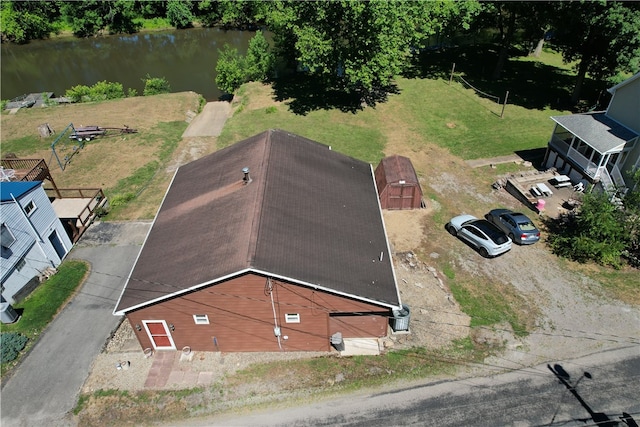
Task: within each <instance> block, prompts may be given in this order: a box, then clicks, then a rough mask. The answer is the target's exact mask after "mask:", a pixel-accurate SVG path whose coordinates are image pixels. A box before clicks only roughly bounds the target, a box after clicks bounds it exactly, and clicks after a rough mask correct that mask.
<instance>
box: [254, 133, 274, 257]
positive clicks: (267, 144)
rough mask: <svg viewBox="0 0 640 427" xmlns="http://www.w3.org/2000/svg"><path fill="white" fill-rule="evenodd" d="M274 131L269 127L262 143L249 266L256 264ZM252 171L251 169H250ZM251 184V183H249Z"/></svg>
mask: <svg viewBox="0 0 640 427" xmlns="http://www.w3.org/2000/svg"><path fill="white" fill-rule="evenodd" d="M273 132H274V129H269V130H267V131H265V132H264V133H265V134H266V135H265V139H264V144H263V145H262V148H263V150H264V151H263V153H264V155H263V156H262V163H261V165H260V170H261V171H262V173H263V176H262V177H260V179H259V180H257V181H258V182H259V184H256V185H259V186H260V189H259V190H258V192H257V194H256V197H255V199H254V200H253V202H254V206H253V218H252V219H251V232H250V233H249V244H248V245H247V267H248V268H251V267H253V266H254V264H255V258H256V252H257V246H258V241H259V235H260V225H261V224H262V213H263V206H264V203H265V198H264V194H265V187H266V186H267V181H268V179H267V174H268V172H269V157H270V156H271V144H272V142H271V135H272V133H273ZM249 173H251V171H249ZM247 185H251V184H247Z"/></svg>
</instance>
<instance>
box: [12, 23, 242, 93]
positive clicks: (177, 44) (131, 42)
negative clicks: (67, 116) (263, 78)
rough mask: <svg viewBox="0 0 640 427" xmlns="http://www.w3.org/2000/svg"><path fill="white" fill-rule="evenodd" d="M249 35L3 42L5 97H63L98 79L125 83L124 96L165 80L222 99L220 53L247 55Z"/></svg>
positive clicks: (191, 32) (210, 31)
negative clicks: (228, 48)
mask: <svg viewBox="0 0 640 427" xmlns="http://www.w3.org/2000/svg"><path fill="white" fill-rule="evenodd" d="M253 35H254V33H252V32H248V31H224V30H221V29H217V28H194V29H188V30H171V31H158V32H144V33H137V34H131V35H129V34H127V35H113V36H104V37H96V38H88V39H78V38H74V37H64V38H55V39H50V40H36V41H32V42H31V43H29V44H26V45H14V44H7V43H4V44H2V46H1V48H2V57H1V60H2V62H1V66H0V71H1V80H0V88H1V94H0V97H1V99H3V100H6V99H12V98H15V97H16V96H20V95H23V94H28V93H40V92H53V93H54V94H55V95H56V96H63V95H64V93H65V91H66V90H67V89H70V88H71V87H73V86H76V85H86V86H92V85H94V84H95V83H97V82H99V81H103V80H106V81H108V82H117V83H122V85H123V87H124V90H125V93H127V92H128V90H129V89H135V90H136V91H137V93H138V95H142V91H143V89H144V83H143V81H142V79H143V78H144V77H145V76H146V75H147V74H149V75H150V76H151V77H164V78H165V79H167V81H168V82H169V85H170V86H171V91H172V92H183V91H194V92H197V93H199V94H201V95H202V96H204V97H205V98H206V99H207V101H213V100H216V99H218V97H220V95H221V93H220V91H219V90H218V88H217V87H216V84H215V77H216V74H215V68H216V62H217V60H218V49H222V48H223V47H224V45H225V44H229V45H230V46H232V47H235V48H236V49H238V51H239V52H240V53H241V54H242V55H244V54H245V53H246V50H247V46H248V45H249V39H250V38H251V37H253Z"/></svg>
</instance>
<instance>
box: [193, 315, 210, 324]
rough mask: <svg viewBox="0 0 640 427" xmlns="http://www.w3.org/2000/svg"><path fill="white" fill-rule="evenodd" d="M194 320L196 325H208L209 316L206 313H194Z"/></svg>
mask: <svg viewBox="0 0 640 427" xmlns="http://www.w3.org/2000/svg"><path fill="white" fill-rule="evenodd" d="M193 321H194V322H196V325H208V324H209V316H208V315H206V314H194V315H193Z"/></svg>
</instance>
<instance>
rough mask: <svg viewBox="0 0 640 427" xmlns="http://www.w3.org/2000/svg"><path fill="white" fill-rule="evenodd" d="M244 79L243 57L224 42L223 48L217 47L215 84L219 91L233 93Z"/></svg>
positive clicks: (244, 65) (244, 66)
mask: <svg viewBox="0 0 640 427" xmlns="http://www.w3.org/2000/svg"><path fill="white" fill-rule="evenodd" d="M245 81H246V64H245V58H244V57H243V56H241V55H240V54H239V53H238V49H236V48H234V47H231V46H229V45H228V44H225V45H224V48H223V49H218V63H217V64H216V85H217V86H218V88H219V89H220V90H221V91H223V92H225V93H229V94H233V93H234V92H235V91H236V89H238V88H239V87H240V86H241V85H242V84H243V83H245Z"/></svg>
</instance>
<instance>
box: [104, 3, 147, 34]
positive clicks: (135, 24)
mask: <svg viewBox="0 0 640 427" xmlns="http://www.w3.org/2000/svg"><path fill="white" fill-rule="evenodd" d="M107 23H108V26H109V32H110V33H112V34H115V33H127V34H133V33H135V32H137V31H138V30H139V29H140V28H142V22H141V21H140V19H139V17H138V12H136V10H135V3H134V2H132V1H130V0H116V1H112V2H109V14H108V15H107Z"/></svg>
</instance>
